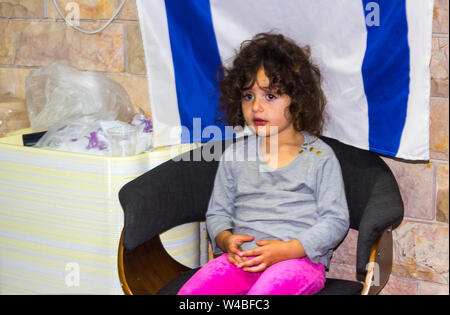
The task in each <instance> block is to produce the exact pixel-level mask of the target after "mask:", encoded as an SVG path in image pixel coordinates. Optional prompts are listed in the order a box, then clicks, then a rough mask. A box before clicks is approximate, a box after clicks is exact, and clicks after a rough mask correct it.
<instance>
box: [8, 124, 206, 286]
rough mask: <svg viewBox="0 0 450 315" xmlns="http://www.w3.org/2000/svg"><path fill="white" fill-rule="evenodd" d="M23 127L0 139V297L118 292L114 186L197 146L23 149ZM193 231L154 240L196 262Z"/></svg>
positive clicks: (200, 259)
mask: <svg viewBox="0 0 450 315" xmlns="http://www.w3.org/2000/svg"><path fill="white" fill-rule="evenodd" d="M27 132H31V130H29V129H28V130H20V131H18V132H16V133H14V134H12V135H8V136H7V137H4V138H0V294H123V291H122V288H121V285H120V282H119V277H118V272H117V249H118V245H119V239H120V234H121V231H122V228H123V211H122V208H121V206H120V204H119V200H118V191H119V190H120V188H121V187H122V186H123V185H124V184H125V183H127V182H129V181H131V180H132V179H134V178H135V177H137V176H139V175H141V174H143V173H145V172H146V171H148V170H150V169H151V168H153V167H155V166H157V165H159V164H161V163H163V162H165V161H167V160H168V159H170V158H171V157H173V156H175V155H177V154H181V153H183V152H186V151H188V150H191V149H193V148H195V147H196V146H197V145H196V144H183V145H177V146H169V147H163V148H158V149H157V150H155V151H153V152H146V153H142V154H139V155H135V156H130V157H123V158H122V157H121V158H117V157H101V156H94V155H85V154H75V153H68V152H60V151H52V150H46V149H40V148H33V147H24V146H23V143H22V134H24V133H27ZM201 229H202V231H203V232H202V233H200V224H198V223H191V224H186V225H182V226H179V227H177V228H175V229H173V230H171V231H168V232H166V233H164V234H163V235H162V236H161V239H162V241H163V244H164V246H165V248H166V249H167V250H168V252H169V253H170V254H171V255H172V256H173V257H174V258H175V259H176V260H178V261H180V262H181V263H183V264H185V265H187V266H189V267H197V266H199V265H201V264H202V263H204V261H205V259H206V257H205V256H207V254H206V253H207V250H206V248H207V242H206V241H205V240H203V241H201V237H200V236H199V235H200V234H201V235H202V237H203V238H205V239H206V235H205V232H204V230H205V229H204V226H203V227H202V228H201ZM199 248H200V253H201V254H198V253H199ZM149 263H151V262H149Z"/></svg>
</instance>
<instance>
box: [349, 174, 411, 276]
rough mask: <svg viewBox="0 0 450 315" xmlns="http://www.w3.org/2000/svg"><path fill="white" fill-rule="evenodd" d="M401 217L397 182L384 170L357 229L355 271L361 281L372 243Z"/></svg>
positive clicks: (399, 220)
mask: <svg viewBox="0 0 450 315" xmlns="http://www.w3.org/2000/svg"><path fill="white" fill-rule="evenodd" d="M402 219H403V201H402V198H401V195H400V191H399V189H398V185H397V182H396V181H395V178H394V177H393V175H392V173H390V172H386V173H385V174H382V175H381V176H378V178H377V179H376V181H375V184H374V186H373V189H372V192H371V196H370V198H369V200H368V203H367V205H366V207H365V211H364V214H363V216H362V218H361V221H360V225H359V229H358V231H359V234H358V244H357V253H356V272H357V276H358V278H362V279H361V280H362V281H364V278H365V275H366V267H367V264H368V263H369V257H370V254H371V249H372V246H373V244H374V243H375V241H376V240H377V239H378V238H379V237H380V236H381V235H382V234H383V233H384V232H385V231H386V230H387V229H388V228H390V227H392V228H395V227H396V226H397V225H398V224H400V223H401V221H402ZM391 263H392V262H391Z"/></svg>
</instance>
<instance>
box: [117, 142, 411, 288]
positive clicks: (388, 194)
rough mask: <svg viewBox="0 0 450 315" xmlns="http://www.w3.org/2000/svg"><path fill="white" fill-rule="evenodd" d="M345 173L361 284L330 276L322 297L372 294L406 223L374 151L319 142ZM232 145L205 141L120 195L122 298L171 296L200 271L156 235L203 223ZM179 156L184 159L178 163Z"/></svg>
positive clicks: (398, 198)
mask: <svg viewBox="0 0 450 315" xmlns="http://www.w3.org/2000/svg"><path fill="white" fill-rule="evenodd" d="M321 139H322V140H323V141H325V142H326V143H327V144H328V145H329V146H330V147H331V148H332V149H333V150H334V152H335V154H336V156H337V158H338V160H339V162H340V164H341V169H342V175H343V178H344V184H345V191H346V197H347V203H348V206H349V211H350V228H352V229H355V230H358V231H359V233H358V242H357V253H356V257H357V262H356V275H357V279H358V280H359V281H360V282H356V281H347V280H340V279H327V281H326V284H325V287H324V289H323V290H322V291H321V292H319V294H323V295H325V294H326V295H331V294H339V295H341V294H345V295H347V294H351V295H353V294H358V295H359V294H377V293H378V292H379V291H380V290H381V289H382V288H383V287H384V285H385V284H386V282H387V281H388V279H389V275H390V273H391V271H392V252H393V250H392V233H391V231H392V228H395V227H396V226H397V225H398V224H400V222H401V221H402V219H403V202H402V198H401V196H400V192H399V189H398V185H397V182H396V180H395V178H394V176H393V175H392V173H391V171H390V169H389V168H388V166H387V165H386V164H385V163H384V161H383V160H382V159H381V158H380V157H379V156H378V155H377V154H376V153H374V152H370V151H365V150H361V149H358V148H355V147H352V146H349V145H346V144H343V143H341V142H339V141H337V140H335V139H331V138H327V137H323V136H322V137H321ZM229 144H230V142H219V143H214V144H210V143H207V144H204V145H203V146H202V147H200V148H197V149H195V150H192V151H190V152H187V153H185V154H183V155H181V156H178V157H177V160H179V161H174V160H169V161H167V162H165V163H163V164H161V165H160V166H158V167H156V168H154V169H152V170H150V171H149V172H147V173H145V174H143V175H142V176H140V177H138V178H136V179H134V180H133V181H131V182H129V183H128V184H126V185H125V186H124V187H123V188H122V189H121V191H120V192H119V199H120V203H121V205H122V208H123V210H124V218H125V224H124V229H123V231H122V237H121V240H120V246H119V254H118V269H119V277H120V281H121V283H122V287H123V290H124V292H125V294H161V295H171V294H176V293H177V292H178V290H179V289H180V288H181V286H182V285H183V284H184V283H185V282H186V281H187V280H188V279H189V278H190V277H191V276H192V275H193V274H194V273H195V272H196V271H197V270H198V269H193V270H191V269H190V268H188V267H186V266H184V265H182V264H180V263H178V262H177V261H175V260H174V259H173V258H172V257H171V256H170V255H169V254H168V253H167V252H166V251H165V249H164V247H163V246H162V244H161V241H160V238H159V235H160V234H161V233H163V232H165V231H167V230H169V229H171V228H173V227H176V226H178V225H181V224H184V223H188V222H196V221H204V220H205V213H206V210H207V206H208V201H209V198H210V196H211V193H212V188H213V183H214V178H215V174H216V170H217V166H218V161H217V160H218V159H212V158H211V157H212V156H213V155H214V154H219V156H220V155H221V154H222V152H223V150H224V149H225V147H226V146H227V145H229ZM180 158H181V160H180Z"/></svg>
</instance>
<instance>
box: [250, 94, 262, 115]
mask: <svg viewBox="0 0 450 315" xmlns="http://www.w3.org/2000/svg"><path fill="white" fill-rule="evenodd" d="M252 110H253V111H254V112H261V111H262V110H263V107H262V103H261V100H260V99H259V97H255V100H254V101H253V105H252Z"/></svg>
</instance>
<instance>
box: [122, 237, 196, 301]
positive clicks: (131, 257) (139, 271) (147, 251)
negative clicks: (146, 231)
mask: <svg viewBox="0 0 450 315" xmlns="http://www.w3.org/2000/svg"><path fill="white" fill-rule="evenodd" d="M188 270H190V268H189V267H186V266H184V265H182V264H180V263H179V262H177V261H176V260H174V259H173V258H172V257H171V256H170V255H169V254H168V253H167V251H166V250H165V248H164V246H163V245H162V243H161V239H160V238H159V235H157V236H155V237H154V238H152V239H151V240H149V241H148V242H146V243H144V244H142V245H141V246H139V247H137V248H135V249H134V250H133V251H131V252H129V253H127V252H125V250H124V247H123V231H122V235H121V237H120V244H119V251H118V271H119V279H120V283H121V285H122V289H123V291H124V293H125V294H127V295H141V294H142V295H143V294H147V295H148V294H151V295H153V294H156V293H157V292H158V291H159V290H160V289H161V288H163V287H164V286H165V285H166V284H167V283H169V282H170V281H171V280H172V279H174V278H176V277H177V276H179V275H180V274H182V273H184V272H186V271H188Z"/></svg>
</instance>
